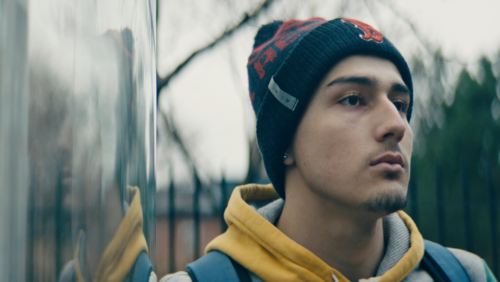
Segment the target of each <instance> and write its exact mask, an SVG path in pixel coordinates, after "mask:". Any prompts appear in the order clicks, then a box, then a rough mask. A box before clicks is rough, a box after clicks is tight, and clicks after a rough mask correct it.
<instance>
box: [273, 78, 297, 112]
mask: <svg viewBox="0 0 500 282" xmlns="http://www.w3.org/2000/svg"><path fill="white" fill-rule="evenodd" d="M268 88H269V90H271V93H273V95H274V97H276V99H278V101H280V103H281V104H283V105H284V106H285V107H287V108H289V109H290V110H292V111H293V110H295V107H296V106H297V104H298V103H299V100H297V98H295V97H293V96H292V95H290V94H288V93H286V92H285V91H283V90H281V88H280V87H279V86H278V84H276V82H274V76H273V77H271V81H269V86H268Z"/></svg>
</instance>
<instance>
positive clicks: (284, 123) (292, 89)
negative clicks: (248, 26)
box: [247, 18, 413, 199]
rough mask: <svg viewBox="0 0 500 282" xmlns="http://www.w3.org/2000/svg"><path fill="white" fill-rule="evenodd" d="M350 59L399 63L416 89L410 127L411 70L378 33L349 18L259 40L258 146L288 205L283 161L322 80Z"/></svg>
mask: <svg viewBox="0 0 500 282" xmlns="http://www.w3.org/2000/svg"><path fill="white" fill-rule="evenodd" d="M350 55H373V56H377V57H381V58H384V59H387V60H389V61H391V62H392V63H394V65H395V66H396V67H397V69H398V70H399V73H400V74H401V77H402V79H403V81H404V83H405V84H406V86H407V87H408V89H410V105H409V107H408V112H407V117H408V121H410V117H411V112H412V105H413V85H412V80H411V74H410V70H409V68H408V65H407V64H406V61H405V60H404V58H403V57H402V56H401V54H400V53H399V52H398V50H396V48H395V47H394V46H393V45H392V44H391V43H390V42H389V40H387V39H386V38H385V37H383V35H382V34H380V32H378V31H377V30H375V29H374V28H373V27H371V26H369V25H367V24H365V23H362V22H360V21H357V20H352V19H346V18H343V19H334V20H331V21H326V20H324V19H322V18H312V19H309V20H306V21H299V20H289V21H287V22H281V21H275V22H273V23H270V24H267V25H264V26H262V27H261V28H260V29H259V31H258V33H257V36H256V37H255V44H254V46H253V51H252V54H251V55H250V58H249V59H248V65H247V68H248V77H249V84H250V99H251V100H252V106H253V109H254V111H255V114H256V116H257V141H258V143H259V148H260V151H261V153H262V157H263V159H264V165H265V167H266V171H267V175H268V176H269V179H270V180H271V182H272V183H273V186H274V189H276V192H277V193H278V194H279V196H280V197H282V198H283V199H284V198H285V189H284V188H285V187H284V182H285V165H284V164H283V155H284V153H285V151H286V150H287V149H288V146H289V145H290V142H291V141H292V138H293V136H294V134H295V130H296V128H297V126H298V124H299V122H300V120H301V118H302V115H303V114H304V111H305V110H306V107H307V105H308V103H309V100H310V99H311V95H312V94H313V92H314V90H315V89H316V87H317V86H318V84H319V83H320V81H321V79H322V78H323V77H324V76H325V75H326V73H327V72H328V71H329V70H330V69H331V68H332V67H333V66H334V65H335V64H336V63H338V62H339V61H340V60H342V59H344V58H346V57H348V56H350Z"/></svg>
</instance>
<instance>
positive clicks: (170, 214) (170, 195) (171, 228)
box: [168, 172, 175, 273]
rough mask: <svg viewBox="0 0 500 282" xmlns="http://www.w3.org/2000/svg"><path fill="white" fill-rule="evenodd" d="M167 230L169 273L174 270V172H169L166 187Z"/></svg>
mask: <svg viewBox="0 0 500 282" xmlns="http://www.w3.org/2000/svg"><path fill="white" fill-rule="evenodd" d="M168 232H169V241H170V242H169V251H170V254H169V261H170V271H169V272H170V273H174V272H175V186H174V174H173V173H172V172H171V173H170V186H169V187H168Z"/></svg>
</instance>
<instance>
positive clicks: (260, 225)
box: [205, 184, 424, 282]
mask: <svg viewBox="0 0 500 282" xmlns="http://www.w3.org/2000/svg"><path fill="white" fill-rule="evenodd" d="M264 199H269V200H272V199H278V195H277V194H276V192H275V191H274V189H273V187H272V185H270V184H269V185H256V184H249V185H244V186H239V187H237V188H235V190H234V191H233V194H232V195H231V198H230V200H229V203H228V207H227V209H226V211H225V213H224V218H225V220H226V222H227V224H228V226H229V227H228V230H227V231H226V232H225V233H224V234H222V235H220V236H218V237H217V238H215V239H214V240H213V241H212V242H210V243H209V244H208V246H207V248H206V250H205V252H206V253H208V252H210V251H214V250H219V251H221V252H223V253H225V254H227V255H229V256H230V257H232V258H233V259H234V260H236V261H237V262H238V263H240V264H241V265H242V266H244V267H245V268H247V269H248V270H249V271H251V272H252V273H254V274H256V275H257V276H259V277H260V278H261V279H263V280H265V281H335V280H338V281H340V282H346V281H349V280H347V278H345V277H344V276H343V275H342V274H341V273H340V272H339V271H337V270H336V269H334V268H332V267H330V266H328V265H327V264H326V263H325V262H323V261H322V260H321V259H320V258H318V257H317V256H315V255H314V254H313V253H312V252H310V251H309V250H307V249H306V248H304V247H302V246H301V245H299V244H297V243H295V242H294V241H293V240H291V239H290V238H288V237H287V236H286V235H285V234H283V233H282V232H281V231H280V230H279V229H278V228H276V227H275V226H274V225H273V224H272V223H270V222H269V221H267V220H266V219H265V218H263V217H262V216H261V215H260V214H258V213H257V212H256V211H255V210H254V209H253V208H252V207H251V206H249V205H248V204H247V203H246V201H253V200H264ZM397 214H398V215H399V217H400V218H401V219H402V220H403V222H404V223H405V224H406V226H407V228H408V230H409V232H410V247H409V250H408V251H407V252H406V254H404V256H403V257H402V258H401V259H400V260H399V261H398V262H397V263H396V264H395V266H394V267H392V268H391V269H389V270H388V271H387V272H385V273H384V274H383V275H382V276H381V277H380V279H379V280H378V278H377V281H380V282H385V281H401V280H402V279H403V278H405V277H406V276H407V275H408V274H409V273H410V272H411V271H412V270H413V269H414V268H415V267H417V266H418V264H419V262H420V260H421V259H422V256H423V254H424V242H423V239H422V236H421V235H420V233H419V232H418V229H417V227H416V226H415V223H413V221H412V220H411V218H410V217H409V216H408V215H407V214H406V213H404V212H402V211H399V212H398V213H397Z"/></svg>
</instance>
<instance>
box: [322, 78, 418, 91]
mask: <svg viewBox="0 0 500 282" xmlns="http://www.w3.org/2000/svg"><path fill="white" fill-rule="evenodd" d="M348 83H350V84H358V85H362V86H375V85H377V79H376V78H371V77H367V76H347V77H345V76H343V77H339V78H337V79H334V80H332V81H331V82H330V83H328V84H327V86H332V85H335V84H348ZM391 92H402V93H406V94H410V89H408V87H406V85H404V84H401V83H395V84H393V85H392V87H391Z"/></svg>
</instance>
